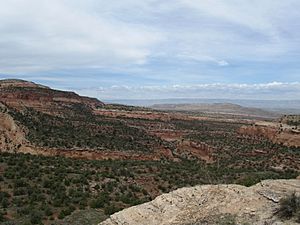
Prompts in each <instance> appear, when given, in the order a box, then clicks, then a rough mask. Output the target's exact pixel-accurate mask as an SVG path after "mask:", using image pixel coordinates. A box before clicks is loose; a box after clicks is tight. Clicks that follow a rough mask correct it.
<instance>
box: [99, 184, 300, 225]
mask: <svg viewBox="0 0 300 225" xmlns="http://www.w3.org/2000/svg"><path fill="white" fill-rule="evenodd" d="M293 192H296V194H299V193H300V180H266V181H262V182H260V183H258V184H256V185H254V186H252V187H244V186H240V185H203V186H196V187H189V188H181V189H178V190H176V191H173V192H171V193H169V194H163V195H161V196H159V197H157V198H156V199H155V200H153V201H151V202H149V203H145V204H142V205H138V206H134V207H131V208H128V209H125V210H123V211H120V212H118V213H115V214H113V215H112V216H111V217H110V218H109V219H108V220H106V221H104V222H102V223H100V224H99V225H121V224H122V225H200V224H256V225H260V224H261V225H263V224H277V225H279V224H298V223H296V222H295V221H293V220H290V221H281V220H280V219H279V218H277V216H276V215H274V212H275V211H276V210H277V209H278V207H279V200H280V199H281V198H282V197H285V196H286V195H288V194H289V193H293ZM233 221H235V223H234V222H233Z"/></svg>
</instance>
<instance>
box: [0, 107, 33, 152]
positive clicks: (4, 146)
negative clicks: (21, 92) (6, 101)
mask: <svg viewBox="0 0 300 225" xmlns="http://www.w3.org/2000/svg"><path fill="white" fill-rule="evenodd" d="M7 110H8V109H7V108H6V106H5V105H3V104H1V103H0V151H6V152H15V151H17V150H18V151H20V150H22V149H23V150H25V149H26V147H25V146H26V145H28V141H27V140H26V138H25V132H24V131H23V129H22V128H21V127H19V126H18V125H17V124H16V123H15V121H14V119H13V118H12V117H11V116H10V115H9V114H8V113H6V112H7Z"/></svg>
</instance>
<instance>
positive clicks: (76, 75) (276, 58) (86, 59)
mask: <svg viewBox="0 0 300 225" xmlns="http://www.w3.org/2000/svg"><path fill="white" fill-rule="evenodd" d="M0 4H1V7H0V33H1V35H0V79H6V78H19V79H24V80H30V81H34V82H37V83H41V84H44V85H48V86H50V87H52V88H57V89H62V90H72V91H75V92H77V93H79V94H82V95H87V96H93V97H97V98H99V99H126V98H127V99H153V98H234V99H276V100H277V99H283V100H290V99H300V1H299V0H285V1H282V0H251V1H250V0H164V1H161V0H143V1H140V0H122V1H120V0H109V1H107V0H9V1H7V0H0Z"/></svg>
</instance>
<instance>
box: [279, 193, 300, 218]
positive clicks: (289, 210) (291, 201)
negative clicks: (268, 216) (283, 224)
mask: <svg viewBox="0 0 300 225" xmlns="http://www.w3.org/2000/svg"><path fill="white" fill-rule="evenodd" d="M276 213H277V214H278V216H279V217H280V218H281V219H291V218H292V217H296V219H297V221H298V222H300V196H297V195H296V193H292V194H291V195H288V196H287V197H285V198H282V199H281V200H280V207H279V209H278V211H277V212H276Z"/></svg>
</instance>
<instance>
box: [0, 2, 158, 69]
mask: <svg viewBox="0 0 300 225" xmlns="http://www.w3.org/2000/svg"><path fill="white" fill-rule="evenodd" d="M0 4H1V7H0V32H1V37H0V49H1V50H0V58H1V60H0V70H1V71H0V72H6V71H8V72H15V71H19V72H27V70H28V71H34V70H37V71H39V70H43V69H44V70H51V69H61V68H74V67H75V68H76V67H81V66H82V67H87V68H89V67H93V66H97V67H106V66H114V65H126V64H143V63H145V61H146V60H147V57H148V56H149V55H150V54H151V46H153V45H154V44H156V43H157V42H158V41H160V40H161V38H162V36H161V34H159V33H158V32H157V31H155V29H152V28H151V27H145V26H142V25H138V24H131V23H125V22H122V20H115V19H113V18H109V17H107V16H106V15H105V14H101V12H100V13H92V9H91V8H87V9H84V8H83V9H81V8H79V7H78V5H76V4H75V5H74V4H70V1H59V0H52V1H39V0H27V1H22V0H12V1H3V0H2V1H0Z"/></svg>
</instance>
